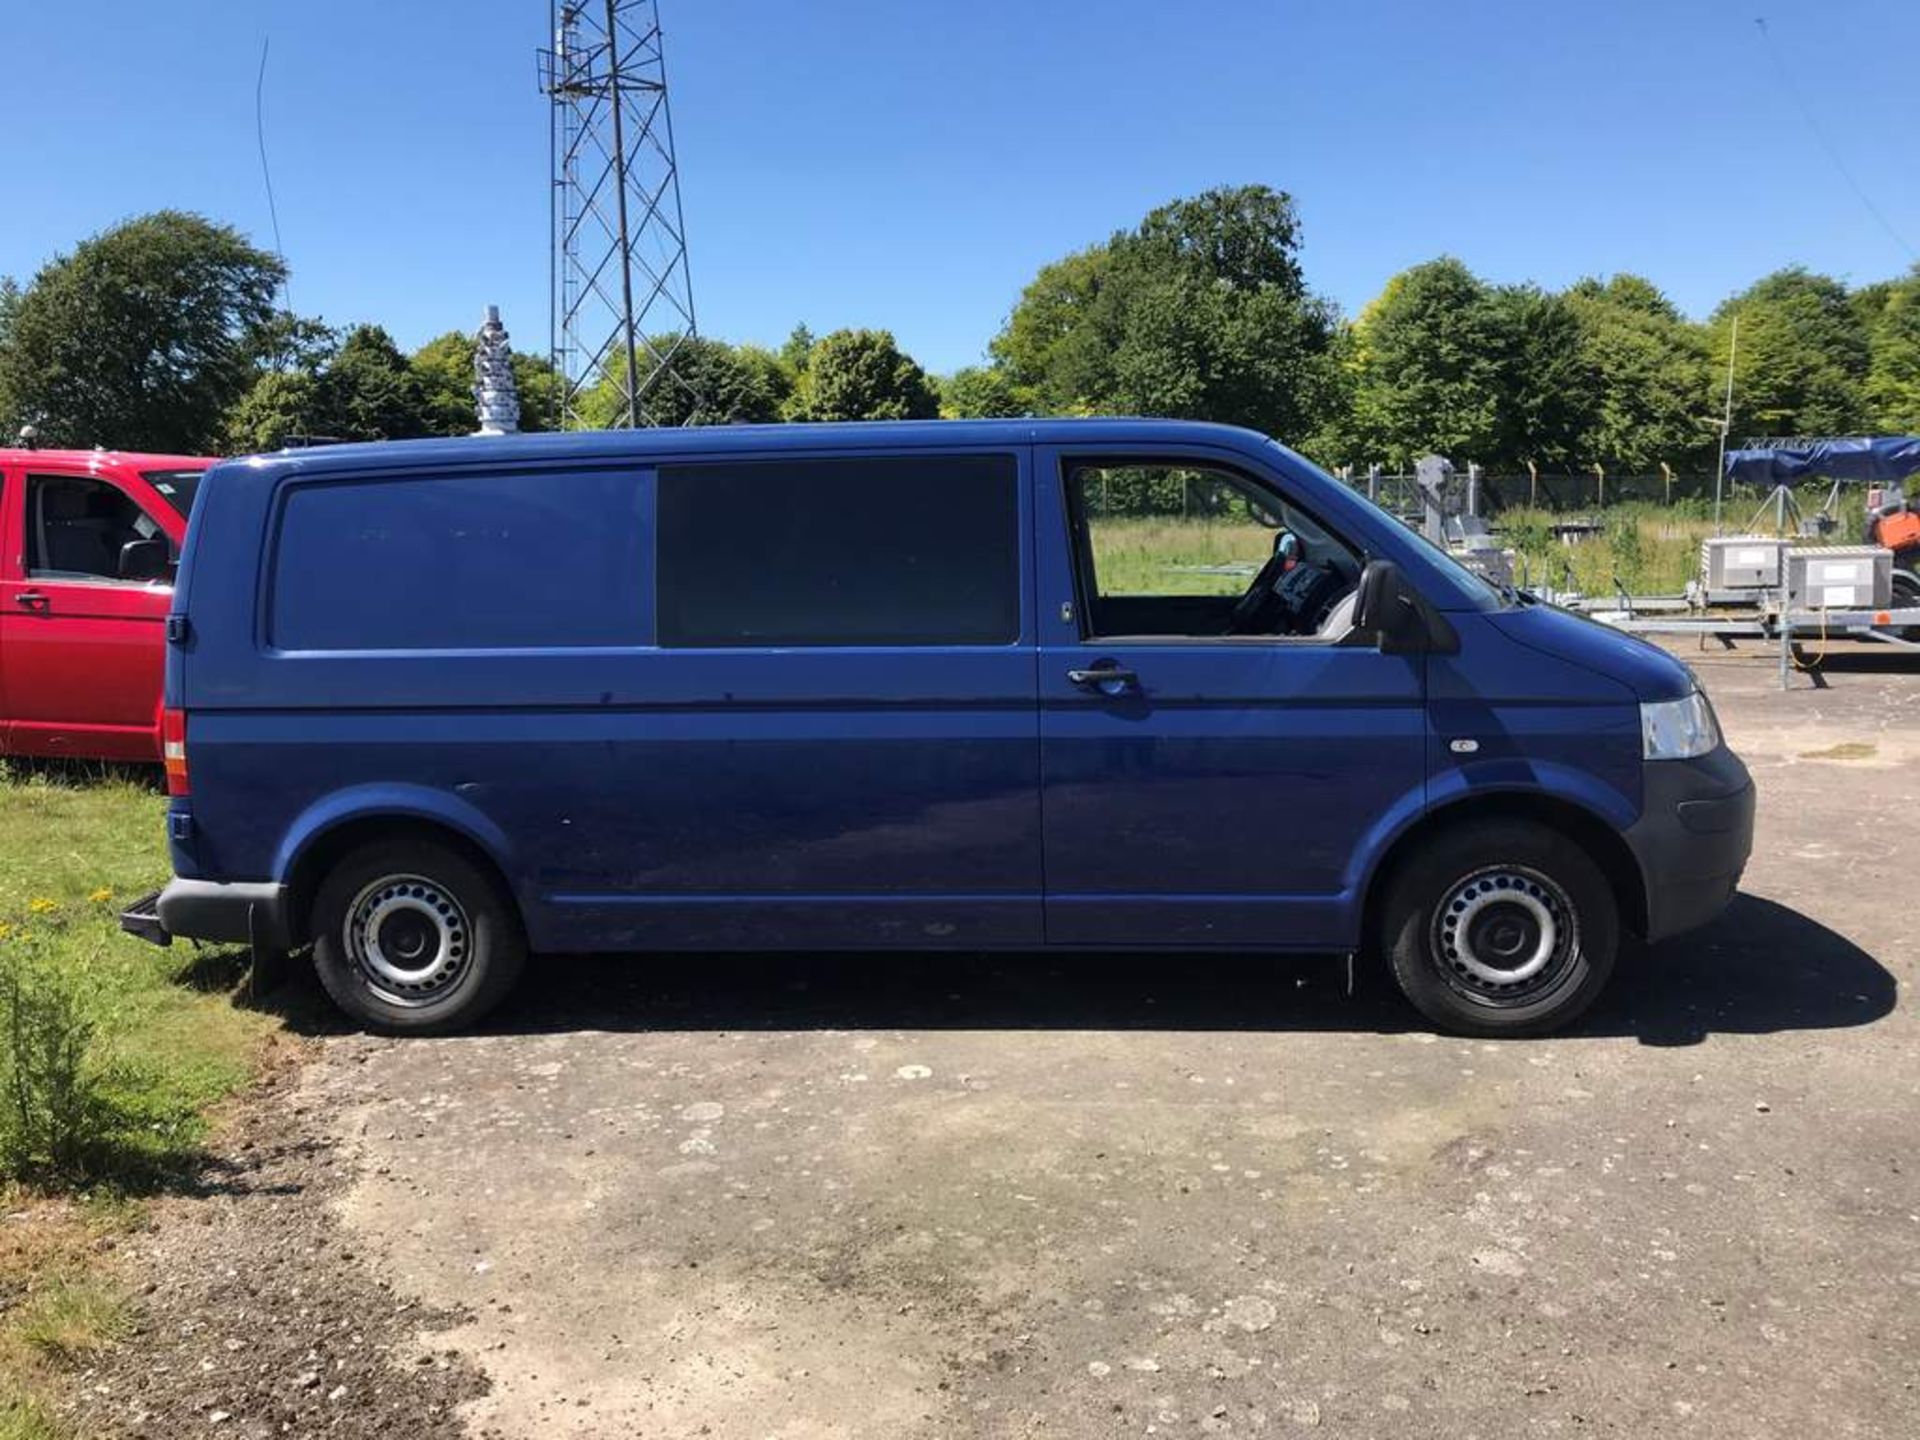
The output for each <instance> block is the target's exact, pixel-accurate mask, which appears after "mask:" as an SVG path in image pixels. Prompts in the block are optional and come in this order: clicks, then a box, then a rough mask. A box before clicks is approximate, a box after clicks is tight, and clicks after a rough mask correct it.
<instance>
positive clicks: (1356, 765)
mask: <svg viewBox="0 0 1920 1440" xmlns="http://www.w3.org/2000/svg"><path fill="white" fill-rule="evenodd" d="M1035 473H1036V480H1037V485H1036V515H1037V516H1038V520H1037V526H1036V531H1035V537H1036V546H1037V549H1038V554H1039V561H1040V563H1039V570H1038V585H1039V607H1038V608H1039V611H1040V615H1039V620H1040V627H1041V628H1040V636H1041V639H1040V651H1039V656H1040V679H1039V685H1040V707H1041V709H1040V713H1041V721H1040V733H1041V776H1042V813H1043V816H1044V828H1045V845H1044V853H1045V859H1046V890H1047V900H1046V934H1047V939H1048V941H1049V942H1050V943H1055V944H1071V945H1116V946H1118V945H1130V944H1140V945H1153V946H1166V945H1185V944H1192V945H1224V946H1236V947H1239V946H1251V947H1263V948H1264V947H1273V948H1293V949H1305V950H1316V949H1340V948H1345V947H1347V946H1350V945H1352V944H1353V943H1354V942H1355V940H1356V938H1357V929H1358V925H1357V911H1358V905H1357V900H1358V895H1357V891H1358V886H1359V882H1360V879H1361V874H1360V866H1359V863H1358V861H1357V858H1356V857H1358V856H1359V855H1361V854H1363V853H1364V852H1365V851H1366V849H1367V846H1368V842H1369V840H1370V839H1372V838H1373V837H1375V836H1377V835H1379V834H1383V833H1385V832H1386V831H1387V830H1389V829H1391V828H1392V827H1393V826H1394V825H1395V823H1396V822H1397V821H1398V820H1399V819H1401V818H1403V817H1406V816H1408V815H1411V814H1413V813H1416V812H1417V811H1418V809H1419V807H1420V805H1421V804H1422V802H1423V799H1424V774H1425V750H1424V732H1425V726H1426V722H1425V714H1424V707H1423V687H1422V678H1423V664H1422V660H1421V658H1420V657H1418V656H1393V655H1383V654H1381V653H1380V652H1379V651H1378V650H1377V649H1375V648H1373V647H1371V646H1364V645H1358V644H1351V643H1346V644H1343V643H1341V640H1340V637H1341V636H1342V635H1343V634H1345V633H1346V630H1347V619H1348V616H1349V615H1350V613H1351V606H1350V603H1349V602H1348V601H1347V598H1346V597H1348V596H1349V595H1350V593H1351V591H1352V589H1353V586H1354V583H1355V582H1356V581H1357V579H1358V575H1359V568H1360V565H1361V563H1362V561H1363V557H1362V556H1360V555H1359V554H1358V553H1357V552H1356V551H1355V550H1353V549H1352V548H1351V547H1349V546H1348V545H1346V544H1345V542H1343V541H1342V540H1341V539H1340V538H1339V537H1337V536H1334V535H1332V534H1330V533H1328V532H1327V531H1326V530H1325V529H1323V528H1322V527H1320V526H1319V525H1318V524H1317V522H1315V521H1314V520H1313V518H1312V517H1311V515H1309V514H1307V513H1305V512H1304V511H1302V510H1300V509H1299V508H1297V507H1295V506H1293V505H1292V504H1291V503H1290V502H1288V501H1287V499H1286V498H1285V497H1283V496H1280V495H1279V494H1277V493H1276V492H1275V491H1273V490H1272V489H1270V488H1267V485H1268V482H1267V481H1266V479H1265V477H1261V476H1256V475H1253V474H1251V473H1249V472H1248V471H1247V470H1246V469H1245V468H1244V467H1243V466H1242V464H1241V462H1239V461H1237V460H1236V461H1233V462H1225V461H1217V460H1213V459H1209V458H1207V457H1206V455H1205V454H1204V452H1188V453H1171V454H1170V453H1161V452H1158V451H1156V452H1155V453H1153V454H1151V455H1124V454H1122V455H1116V454H1114V453H1112V452H1111V451H1110V450H1109V451H1100V452H1097V453H1096V452H1080V451H1076V450H1073V449H1067V448H1062V449H1053V448H1049V447H1042V448H1041V449H1039V450H1038V451H1037V452H1036V457H1035Z"/></svg>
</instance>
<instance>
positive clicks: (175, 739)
mask: <svg viewBox="0 0 1920 1440" xmlns="http://www.w3.org/2000/svg"><path fill="white" fill-rule="evenodd" d="M160 757H161V759H162V760H163V761H164V762H165V764H166V767H167V794H169V795H186V794H188V793H190V792H189V790H188V787H187V712H186V711H184V710H162V711H161V712H160Z"/></svg>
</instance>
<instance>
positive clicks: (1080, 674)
mask: <svg viewBox="0 0 1920 1440" xmlns="http://www.w3.org/2000/svg"><path fill="white" fill-rule="evenodd" d="M1067 679H1069V680H1071V681H1072V682H1073V683H1074V684H1075V685H1078V686H1080V687H1081V688H1082V689H1086V690H1098V691H1099V692H1100V693H1101V694H1102V695H1118V694H1120V693H1121V692H1122V691H1126V690H1138V689H1139V688H1140V677H1139V675H1137V674H1135V673H1134V672H1133V671H1131V670H1128V669H1125V668H1124V667H1122V666H1119V665H1095V666H1093V667H1092V668H1091V669H1087V670H1069V671H1067Z"/></svg>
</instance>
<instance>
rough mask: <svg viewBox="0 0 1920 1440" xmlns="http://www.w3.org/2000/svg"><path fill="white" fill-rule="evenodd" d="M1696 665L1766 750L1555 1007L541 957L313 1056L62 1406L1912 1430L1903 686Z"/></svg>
mask: <svg viewBox="0 0 1920 1440" xmlns="http://www.w3.org/2000/svg"><path fill="white" fill-rule="evenodd" d="M1687 658H1689V659H1690V660H1695V661H1697V662H1698V668H1699V669H1700V671H1701V673H1702V674H1703V676H1704V678H1705V679H1706V681H1707V683H1708V685H1709V687H1710V689H1711V690H1712V692H1713V694H1714V696H1715V698H1716V701H1717V702H1718V704H1719V706H1720V710H1721V713H1722V716H1723V719H1724V721H1725V723H1726V726H1727V729H1728V731H1729V734H1730V736H1731V738H1732V740H1733V742H1734V743H1735V745H1736V747H1737V748H1739V749H1740V750H1741V751H1742V752H1743V753H1744V754H1745V755H1746V756H1747V758H1748V760H1749V763H1750V764H1751V765H1752V766H1753V768H1754V771H1755V773H1756V776H1757V777H1758V779H1759V783H1760V786H1761V820H1760V834H1759V841H1758V846H1757V850H1756V854H1755V857H1754V861H1753V864H1752V867H1751V869H1750V871H1749V875H1748V880H1747V884H1746V886H1745V890H1744V893H1743V895H1742V896H1741V898H1740V899H1738V900H1737V901H1736V902H1735V904H1734V906H1733V907H1732V908H1731V909H1730V910H1729V911H1728V912H1727V914H1726V915H1725V916H1724V917H1723V918H1722V919H1720V920H1719V921H1717V922H1716V923H1715V924H1714V925H1712V926H1711V927H1709V928H1707V929H1705V930H1703V931H1701V932H1699V933H1697V934H1695V935H1693V936H1689V937H1686V938H1684V939H1681V940H1678V941H1675V942H1671V943H1669V944H1666V945H1663V946H1661V947H1659V948H1658V949H1656V950H1655V951H1653V952H1652V953H1650V954H1644V955H1640V956H1637V957H1633V958H1632V959H1630V961H1629V962H1628V963H1627V964H1626V965H1625V967H1624V969H1623V971H1622V973H1621V975H1620V977H1619V979H1618V980H1617V982H1616V984H1615V987H1614V989H1613V990H1612V992H1611V993H1610V995H1609V997H1608V998H1607V999H1606V1000H1605V1001H1603V1003H1602V1005H1601V1006H1600V1007H1599V1009H1598V1010H1597V1011H1596V1013H1595V1014H1594V1015H1593V1016H1592V1017H1590V1018H1589V1020H1588V1021H1586V1022H1585V1023H1584V1024H1583V1025H1582V1026H1581V1027H1580V1028H1579V1029H1578V1030H1577V1031H1576V1032H1575V1033H1574V1034H1572V1035H1569V1036H1565V1037H1561V1038H1556V1039H1553V1040H1547V1041H1538V1042H1509V1043H1505V1044H1485V1043H1480V1042H1463V1041H1457V1040H1451V1039H1444V1038H1437V1037H1435V1036H1434V1035H1432V1034H1430V1033H1427V1032H1425V1031H1423V1030H1421V1029H1420V1028H1418V1022H1417V1018H1416V1017H1415V1016H1413V1015H1412V1014H1411V1012H1409V1011H1408V1010H1406V1009H1405V1007H1404V1006H1402V1005H1401V1004H1400V1003H1399V1001H1398V1000H1397V999H1396V998H1395V997H1394V996H1392V995H1391V994H1390V993H1388V992H1387V991H1386V988H1385V986H1384V985H1383V984H1381V983H1379V982H1371V981H1368V980H1367V979H1365V978H1364V977H1363V983H1362V987H1361V991H1360V993H1359V994H1358V995H1356V996H1354V997H1353V998H1351V999H1349V998H1347V997H1346V996H1345V995H1344V994H1343V985H1342V983H1341V982H1342V977H1341V974H1340V972H1339V970H1338V968H1337V967H1336V966H1333V965H1330V964H1325V965H1306V966H1302V967H1297V968H1295V967H1287V968H1280V967H1274V966H1271V965H1265V964H1263V963H1262V962H1259V961H1257V960H1247V959H1234V960H1229V959H1219V958H1199V959H1192V958H1182V959H1180V960H1179V961H1177V962H1175V961H1168V960H1164V959H1160V960H1150V959H1137V958H1128V959H1116V958H1113V957H1102V956H1089V957H1082V958H1077V959H1073V960H1062V959H1057V958H1052V957H1000V958H991V959H982V958H977V957H908V958H900V957H885V956H877V957H867V958H852V959H849V958H844V957H842V958H831V959H820V958H811V959H809V958H806V957H793V958H784V959H717V958H704V959H703V958H665V959H654V960H648V961H638V960H631V959H627V960H621V959H608V960H594V961H586V962H558V961H556V962H552V963H550V964H547V965H544V966H536V967H534V968H535V973H534V974H533V975H532V976H530V979H529V983H528V984H527V986H526V987H525V990H524V992H523V993H522V994H521V995H520V996H519V997H517V998H516V1001H515V1002H514V1003H513V1005H512V1007H511V1009H510V1011H509V1013H507V1014H504V1015H503V1016H501V1017H500V1019H499V1020H498V1021H497V1022H496V1023H494V1024H493V1025H491V1026H490V1027H489V1028H488V1030H487V1031H486V1033H483V1034H479V1035H475V1036H470V1037H461V1038H451V1039H444V1040H432V1041H418V1040H416V1041H406V1042H390V1041H382V1040H375V1039H369V1038H367V1037H363V1036H357V1035H345V1034H332V1035H322V1036H320V1037H319V1038H317V1039H316V1040H314V1041H313V1042H311V1051H312V1053H311V1058H309V1059H308V1060H307V1062H306V1063H305V1064H304V1065H302V1066H301V1067H299V1069H298V1070H297V1071H294V1072H290V1073H289V1074H288V1075H287V1076H286V1077H285V1079H284V1080H282V1081H281V1082H280V1083H278V1084H277V1085H275V1086H274V1087H273V1088H271V1089H270V1090H268V1091H267V1092H265V1093H264V1094H263V1095H262V1096H261V1097H260V1098H259V1100H258V1101H257V1103H254V1104H252V1105H250V1106H249V1107H248V1111H247V1115H246V1118H245V1120H244V1122H243V1124H242V1125H241V1127H240V1129H239V1131H238V1135H237V1139H236V1143H235V1148H233V1149H232V1150H231V1151H230V1152H229V1153H228V1154H227V1156H226V1167H227V1168H225V1169H223V1170H222V1171H220V1172H217V1173H216V1175H215V1176H214V1177H213V1180H212V1183H211V1184H210V1186H209V1193H208V1194H206V1195H204V1196H199V1197H191V1198H184V1199H180V1200H177V1201H171V1202H168V1203H167V1205H166V1206H165V1207H164V1208H163V1209H162V1211H161V1213H160V1216H159V1223H158V1228H157V1229H156V1230H155V1231H154V1232H153V1233H152V1234H150V1235H147V1236H143V1237H141V1239H140V1242H139V1243H138V1244H137V1245H134V1246H132V1247H129V1248H130V1250H131V1252H132V1253H131V1255H130V1257H129V1260H128V1263H129V1265H130V1266H131V1267H132V1271H133V1274H134V1276H135V1278H136V1280H139V1279H141V1277H145V1279H146V1280H150V1281H151V1283H154V1284H155V1285H156V1286H157V1288H156V1289H154V1290H153V1292H152V1293H151V1294H149V1295H147V1296H146V1297H145V1299H144V1301H143V1312H144V1319H143V1328H142V1331H141V1333H140V1335H139V1336H138V1337H137V1338H136V1339H135V1341H134V1342H132V1343H131V1344H130V1345H128V1346H127V1347H126V1348H125V1350H124V1351H123V1352H122V1353H121V1354H120V1355H119V1357H118V1358H117V1359H116V1360H115V1362H114V1363H113V1364H112V1365H111V1366H108V1367H106V1368H104V1369H102V1370H101V1371H100V1372H99V1373H97V1374H95V1375H90V1376H89V1377H87V1380H86V1392H87V1398H86V1401H85V1403H86V1406H87V1413H88V1415H89V1416H90V1417H93V1418H95V1419H96V1421H97V1425H98V1428H100V1429H108V1428H110V1427H119V1428H120V1429H123V1430H125V1431H127V1432H128V1433H133V1434H143V1435H153V1436H176V1435H192V1434H199V1433H203V1432H204V1431H207V1427H209V1426H210V1425H212V1424H213V1423H214V1415H215V1412H216V1411H222V1412H226V1413H227V1414H228V1415H229V1416H230V1417H231V1418H230V1419H228V1420H227V1421H225V1422H222V1428H221V1430H219V1431H216V1432H211V1433H231V1434H243V1435H253V1434H258V1435H268V1434H281V1433H285V1434H329V1435H334V1434H338V1435H349V1436H387V1435H397V1434H401V1433H407V1434H409V1435H418V1436H442V1435H454V1434H459V1433H467V1434H470V1435H474V1436H498V1437H514V1440H518V1437H540V1440H548V1437H555V1440H564V1437H594V1440H597V1437H625V1436H655V1435H657V1436H671V1437H679V1436H685V1435H694V1434H701V1435H712V1436H716V1437H741V1440H749V1437H753V1440H759V1437H770V1436H771V1437H787V1440H812V1437H840V1436H845V1437H855V1436H860V1437H864V1436H884V1437H889V1440H896V1437H921V1436H925V1437H934V1436H941V1437H945V1436H979V1437H1003V1436H1007V1437H1010V1436H1069V1437H1071V1436H1094V1435H1101V1436H1105V1435H1175V1434H1180V1435H1185V1434H1271V1435H1286V1434H1292V1433H1295V1432H1305V1431H1308V1430H1311V1429H1313V1428H1315V1427H1324V1429H1325V1430H1326V1431H1327V1432H1328V1433H1340V1434H1351V1435H1356V1436H1375V1437H1395V1440H1397V1437H1409V1440H1411V1437H1428V1436H1435V1435H1442V1436H1448V1437H1479V1436H1484V1437H1488V1440H1493V1437H1506V1436H1513V1435H1572V1434H1579V1433H1600V1432H1605V1433H1614V1434H1622V1435H1632V1436H1634V1437H1636V1440H1638V1437H1648V1436H1669V1435H1671V1436H1711V1437H1720V1436H1725V1437H1741V1440H1747V1437H1754V1436H1773V1435H1782V1436H1785V1435H1801V1434H1817V1435H1820V1436H1823V1437H1827V1436H1834V1437H1841V1436H1858V1437H1887V1440H1907V1437H1911V1436H1913V1435H1915V1434H1920V1390H1917V1389H1916V1387H1920V1344H1916V1341H1920V1181H1916V1178H1915V1175H1914V1168H1915V1167H1914V1164H1913V1161H1912V1154H1913V1136H1914V1120H1915V1116H1916V1115H1920V1061H1917V1060H1916V1055H1920V1045H1917V1042H1920V1025H1916V1021H1915V1016H1914V1012H1913V1008H1912V1005H1911V1002H1910V1000H1909V999H1908V998H1907V995H1908V993H1909V991H1910V987H1911V985H1912V983H1913V980H1914V978H1915V975H1914V969H1915V959H1916V952H1917V950H1920V947H1916V946H1915V944H1914V942H1913V938H1912V907H1911V905H1910V904H1908V903H1904V902H1903V900H1902V896H1903V895H1905V896H1911V894H1912V892H1913V884H1914V880H1915V879H1916V878H1920V877H1917V876H1916V869H1920V864H1917V863H1916V860H1915V858H1914V857H1915V856H1916V854H1920V851H1916V849H1915V847H1914V845H1913V844H1912V842H1911V839H1910V838H1908V837H1910V836H1911V835H1912V833H1913V831H1912V818H1913V808H1914V805H1913V802H1914V799H1915V797H1916V795H1917V794H1920V785H1917V784H1916V782H1915V781H1914V779H1913V776H1914V773H1915V768H1914V767H1915V765H1916V763H1920V670H1915V669H1912V668H1908V669H1906V670H1905V671H1901V670H1897V669H1896V670H1886V671H1879V670H1873V669H1863V668H1859V662H1854V661H1850V660H1848V659H1845V658H1839V659H1836V660H1835V661H1833V662H1830V667H1831V669H1832V671H1833V672H1834V673H1833V675H1832V680H1831V688H1829V689H1827V690H1823V691H1814V690H1810V689H1808V688H1807V687H1806V684H1805V681H1804V680H1802V681H1800V682H1799V683H1798V688H1796V689H1795V690H1794V691H1793V692H1791V693H1788V694H1781V693H1780V692H1779V691H1778V689H1777V680H1776V678H1775V676H1774V673H1773V670H1772V668H1771V663H1770V661H1769V660H1768V659H1767V658H1765V657H1756V656H1753V655H1751V654H1750V655H1747V656H1729V657H1723V656H1717V655H1708V656H1700V655H1695V654H1692V653H1689V654H1688V656H1687ZM293 995H294V1000H293V1004H294V1009H295V1018H296V1023H297V1024H301V1025H307V1026H309V1027H311V1026H312V1022H313V1012H311V1011H309V1010H307V1009H306V1008H305V1007H306V1006H307V1005H308V1004H309V1002H310V995H311V992H310V990H308V989H302V988H298V987H296V989H295V991H294V992H293ZM302 997H306V998H302ZM143 1283H144V1282H143ZM309 1376H312V1377H313V1378H312V1379H311V1380H310V1379H309V1378H308V1377H309ZM342 1386H344V1387H345V1389H344V1392H343V1393H338V1394H337V1398H331V1397H335V1396H336V1392H337V1391H338V1389H339V1387H342ZM94 1387H99V1388H98V1389H97V1390H96V1389H95V1388H94ZM456 1414H457V1415H458V1416H459V1420H458V1421H456V1419H455V1418H454V1417H455V1415H456ZM140 1417H144V1418H140ZM462 1424H464V1425H465V1426H466V1427H467V1428H466V1430H465V1431H464V1432H463V1431H462V1430H461V1429H460V1426H461V1425H462Z"/></svg>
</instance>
